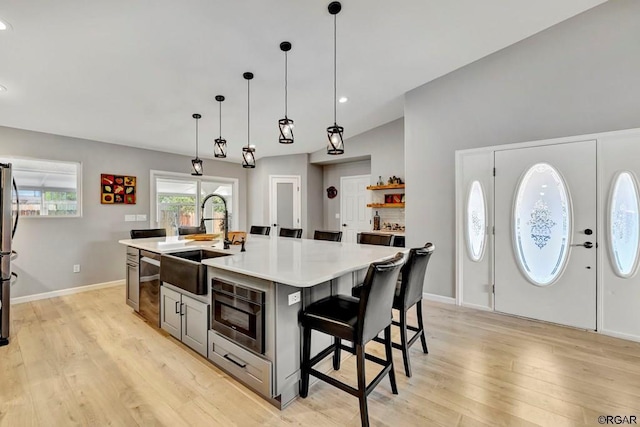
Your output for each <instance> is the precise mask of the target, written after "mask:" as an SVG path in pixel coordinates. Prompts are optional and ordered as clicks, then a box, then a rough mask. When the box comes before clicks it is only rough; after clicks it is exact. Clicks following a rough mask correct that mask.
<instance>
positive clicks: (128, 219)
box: [124, 215, 136, 222]
mask: <svg viewBox="0 0 640 427" xmlns="http://www.w3.org/2000/svg"><path fill="white" fill-rule="evenodd" d="M135 220H136V216H135V215H125V216H124V221H125V222H133V221H135Z"/></svg>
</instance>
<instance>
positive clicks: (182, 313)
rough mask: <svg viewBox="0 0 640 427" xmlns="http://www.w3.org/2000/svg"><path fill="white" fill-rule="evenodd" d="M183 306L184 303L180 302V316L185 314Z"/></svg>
mask: <svg viewBox="0 0 640 427" xmlns="http://www.w3.org/2000/svg"><path fill="white" fill-rule="evenodd" d="M182 307H184V303H182V304H180V316H184V312H183V311H182Z"/></svg>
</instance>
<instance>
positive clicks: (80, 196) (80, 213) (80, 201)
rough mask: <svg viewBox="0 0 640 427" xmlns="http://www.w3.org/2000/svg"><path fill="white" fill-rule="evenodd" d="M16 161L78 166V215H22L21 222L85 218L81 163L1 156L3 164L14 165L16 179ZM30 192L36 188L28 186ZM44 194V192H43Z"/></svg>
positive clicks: (55, 188) (0, 159)
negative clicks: (37, 219)
mask: <svg viewBox="0 0 640 427" xmlns="http://www.w3.org/2000/svg"><path fill="white" fill-rule="evenodd" d="M14 160H27V161H29V160H31V161H36V162H51V163H65V164H72V165H75V166H76V203H77V207H78V209H77V213H76V214H75V215H61V216H58V215H20V221H22V220H24V219H29V220H31V219H36V218H49V219H51V218H56V219H74V218H75V219H77V218H82V217H83V199H84V198H83V190H82V189H83V185H82V181H83V180H82V177H83V173H82V171H83V169H82V167H83V165H82V162H81V161H75V160H57V159H43V158H39V157H30V156H0V161H3V162H7V163H11V164H12V169H11V171H12V175H14V178H15V174H13V172H14V170H15V169H14V167H13V163H14V162H13V161H14ZM16 184H17V185H18V191H19V190H20V189H21V187H20V183H19V182H17V181H16ZM24 188H27V189H30V190H33V189H34V188H35V187H32V186H28V187H24ZM39 188H40V189H41V191H43V190H44V188H41V187H39ZM48 190H58V191H59V190H65V189H61V188H58V187H52V188H51V189H48ZM43 192H44V191H43Z"/></svg>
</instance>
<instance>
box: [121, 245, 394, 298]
mask: <svg viewBox="0 0 640 427" xmlns="http://www.w3.org/2000/svg"><path fill="white" fill-rule="evenodd" d="M164 241H165V239H163V238H149V239H134V240H120V241H119V243H121V244H123V245H127V246H131V247H135V248H138V249H143V250H148V251H151V252H157V253H168V252H176V251H179V250H189V249H212V250H215V251H216V252H226V253H231V254H232V256H227V257H219V258H212V259H207V260H204V261H203V262H202V263H203V264H204V265H207V266H210V267H214V268H219V269H221V270H226V271H232V272H235V273H239V274H245V275H248V276H252V277H258V278H260V279H265V280H269V281H273V282H278V283H283V284H286V285H290V286H296V287H303V288H304V287H311V286H315V285H317V284H320V283H323V282H326V281H329V280H331V279H335V278H338V277H340V276H342V275H344V274H347V273H350V272H353V271H357V270H361V269H363V268H366V267H367V266H368V265H369V264H371V263H372V262H375V261H381V260H384V259H387V258H390V257H392V256H394V255H395V254H396V253H398V252H406V250H405V249H404V248H394V247H389V246H374V245H359V244H355V243H337V242H327V241H323V240H309V239H293V238H287V237H276V236H257V235H250V236H248V238H247V242H246V244H245V247H246V252H240V246H239V245H232V246H231V249H229V250H226V251H225V250H222V244H221V243H217V244H215V245H213V246H212V242H196V241H192V242H187V243H185V244H184V245H183V246H182V247H181V248H180V247H179V248H177V249H176V248H175V247H171V248H169V249H167V248H166V247H164V245H163V244H162V243H161V242H164ZM159 243H160V245H159Z"/></svg>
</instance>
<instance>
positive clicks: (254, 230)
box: [249, 225, 271, 236]
mask: <svg viewBox="0 0 640 427" xmlns="http://www.w3.org/2000/svg"><path fill="white" fill-rule="evenodd" d="M270 232H271V227H269V226H268V225H252V226H251V229H250V230H249V234H261V235H263V236H268V235H269V233H270Z"/></svg>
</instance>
